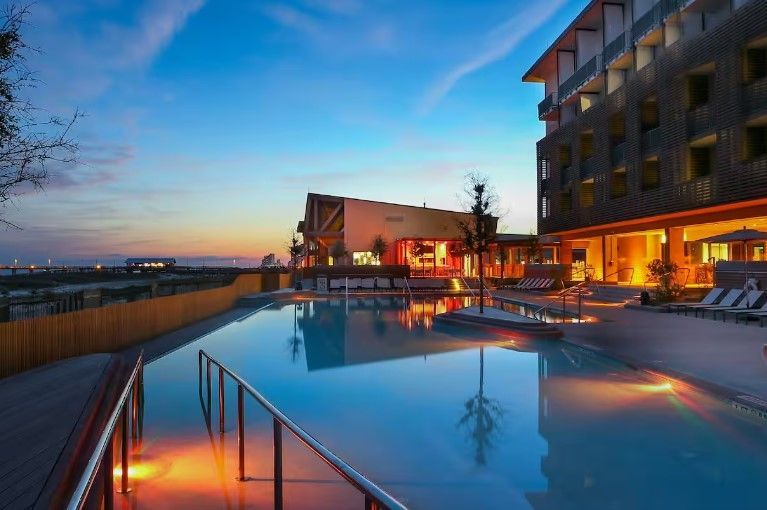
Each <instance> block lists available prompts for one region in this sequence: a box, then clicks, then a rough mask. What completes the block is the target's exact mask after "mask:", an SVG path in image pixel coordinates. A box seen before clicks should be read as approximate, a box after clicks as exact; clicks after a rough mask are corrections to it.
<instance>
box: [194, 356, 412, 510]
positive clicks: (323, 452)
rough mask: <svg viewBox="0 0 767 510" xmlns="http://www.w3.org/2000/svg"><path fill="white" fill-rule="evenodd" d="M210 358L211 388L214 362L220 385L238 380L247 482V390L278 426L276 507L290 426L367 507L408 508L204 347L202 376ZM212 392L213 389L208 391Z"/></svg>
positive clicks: (221, 417) (221, 409) (242, 456)
mask: <svg viewBox="0 0 767 510" xmlns="http://www.w3.org/2000/svg"><path fill="white" fill-rule="evenodd" d="M203 357H205V358H206V359H207V368H208V370H207V374H208V377H207V384H208V387H210V365H211V363H213V364H215V365H216V366H217V367H218V370H219V379H218V380H219V386H222V383H223V379H224V374H227V375H228V376H229V377H231V378H232V379H233V380H234V381H235V382H236V383H237V446H238V450H239V464H238V474H239V476H238V480H241V481H244V480H246V478H245V467H244V466H245V440H244V439H245V436H244V402H243V400H244V399H243V393H244V392H248V393H249V394H250V396H251V397H253V398H254V399H255V400H256V402H258V403H259V404H261V407H263V408H264V409H266V410H267V411H268V412H269V414H271V415H272V418H273V426H274V489H275V492H274V494H275V507H276V508H282V427H285V428H287V429H288V430H289V431H290V432H291V433H292V434H293V435H294V436H296V438H297V439H298V440H299V441H301V442H302V443H303V444H304V445H305V446H306V447H307V448H309V449H310V450H311V451H312V452H314V453H315V454H316V455H317V456H318V457H319V458H320V459H322V460H323V461H324V462H325V463H326V464H327V465H328V466H330V467H331V468H333V469H334V470H335V471H336V473H338V474H339V475H341V477H343V478H344V479H345V480H346V481H347V482H349V483H350V484H351V485H353V486H354V487H356V488H357V490H359V491H360V492H362V493H363V494H364V495H365V509H366V510H379V509H380V510H397V509H398V510H406V507H405V506H404V505H403V504H402V503H400V502H399V501H397V500H396V499H394V498H393V497H392V496H390V495H389V494H388V493H387V492H386V491H384V490H383V489H381V488H380V487H378V486H377V485H376V484H374V483H373V482H371V481H370V480H368V479H367V478H365V477H364V476H362V475H361V474H360V473H359V471H357V470H356V469H354V468H353V467H351V466H350V465H349V464H347V463H346V462H344V461H343V460H341V459H340V458H339V457H337V456H336V455H335V454H334V453H333V452H331V451H330V450H328V449H327V448H326V447H325V446H324V445H323V444H322V443H320V442H319V441H318V440H316V439H315V438H314V437H312V436H311V435H310V434H309V433H308V432H306V431H305V430H304V429H302V428H301V427H299V426H298V425H297V424H296V423H294V422H293V420H291V419H290V418H288V417H287V416H285V414H283V413H282V411H280V410H279V409H277V408H276V407H275V406H274V405H273V404H272V403H271V402H269V401H268V400H267V399H266V398H265V397H264V396H263V395H261V394H260V393H259V392H258V391H256V389H255V388H253V386H251V385H250V384H248V382H247V381H245V380H244V379H243V378H241V377H240V376H239V375H237V374H236V373H234V372H233V371H232V370H230V369H229V368H227V367H225V366H224V365H223V364H222V363H221V362H219V361H218V360H216V359H215V358H213V357H212V356H211V355H210V354H208V353H206V352H205V351H203V350H202V349H200V351H199V354H198V363H199V370H200V377H202V359H203ZM208 391H210V389H209V390H208ZM222 396H223V390H222V389H221V387H219V399H220V400H219V413H220V414H219V420H220V423H219V425H220V428H221V432H223V427H224V401H223V398H222Z"/></svg>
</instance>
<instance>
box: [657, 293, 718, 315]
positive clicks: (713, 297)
mask: <svg viewBox="0 0 767 510" xmlns="http://www.w3.org/2000/svg"><path fill="white" fill-rule="evenodd" d="M723 296H724V289H722V288H719V287H715V288H713V289H711V290H710V291H708V294H706V295H705V297H704V298H703V299H701V300H700V302H699V303H672V304H670V305H669V309H671V310H676V313H679V312H681V311H682V310H684V309H686V308H688V307H690V306H693V305H715V304H716V303H717V300H718V299H721V298H722V297H723Z"/></svg>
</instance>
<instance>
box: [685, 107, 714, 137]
mask: <svg viewBox="0 0 767 510" xmlns="http://www.w3.org/2000/svg"><path fill="white" fill-rule="evenodd" d="M713 129H714V119H713V117H712V115H711V112H710V111H709V105H707V104H706V105H703V106H699V107H698V108H696V109H694V110H692V111H689V112H687V136H688V137H689V138H697V137H699V136H701V135H705V134H707V133H709V132H710V131H713Z"/></svg>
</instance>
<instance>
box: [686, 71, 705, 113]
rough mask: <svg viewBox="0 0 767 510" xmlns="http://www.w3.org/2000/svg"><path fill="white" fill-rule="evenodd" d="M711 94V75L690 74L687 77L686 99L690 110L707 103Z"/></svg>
mask: <svg viewBox="0 0 767 510" xmlns="http://www.w3.org/2000/svg"><path fill="white" fill-rule="evenodd" d="M710 96H711V75H709V74H692V75H690V76H688V77H687V100H688V107H689V109H690V111H692V110H695V109H697V108H700V107H701V106H705V105H707V104H708V101H709V99H710Z"/></svg>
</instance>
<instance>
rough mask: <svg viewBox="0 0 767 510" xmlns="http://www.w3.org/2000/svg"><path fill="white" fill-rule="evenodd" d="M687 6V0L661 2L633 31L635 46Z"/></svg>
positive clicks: (662, 0)
mask: <svg viewBox="0 0 767 510" xmlns="http://www.w3.org/2000/svg"><path fill="white" fill-rule="evenodd" d="M685 5H687V0H660V2H658V3H657V4H655V5H653V6H652V8H651V9H650V10H649V11H647V12H646V13H644V14H643V15H642V16H641V17H640V18H639V19H638V20H636V22H635V23H634V27H633V28H632V30H631V33H632V35H633V41H634V44H636V43H638V42H639V41H641V40H642V39H644V37H645V36H646V35H647V34H648V33H650V32H652V31H653V30H654V29H656V28H658V27H660V25H661V23H663V22H664V21H666V18H668V17H669V16H671V15H672V14H674V13H675V12H677V11H678V10H680V9H682V8H683V7H684V6H685Z"/></svg>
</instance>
